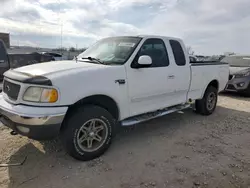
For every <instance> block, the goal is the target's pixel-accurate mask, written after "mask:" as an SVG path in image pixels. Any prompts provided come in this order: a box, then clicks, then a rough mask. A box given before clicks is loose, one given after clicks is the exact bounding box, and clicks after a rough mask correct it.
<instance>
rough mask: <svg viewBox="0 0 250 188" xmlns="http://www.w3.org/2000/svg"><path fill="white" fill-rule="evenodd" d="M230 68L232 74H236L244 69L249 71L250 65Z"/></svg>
mask: <svg viewBox="0 0 250 188" xmlns="http://www.w3.org/2000/svg"><path fill="white" fill-rule="evenodd" d="M229 70H230V75H234V74H237V73H240V72H242V71H247V70H249V71H250V67H229Z"/></svg>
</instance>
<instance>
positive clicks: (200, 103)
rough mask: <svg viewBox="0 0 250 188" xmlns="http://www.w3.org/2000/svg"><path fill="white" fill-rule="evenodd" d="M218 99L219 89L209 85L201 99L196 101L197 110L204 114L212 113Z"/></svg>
mask: <svg viewBox="0 0 250 188" xmlns="http://www.w3.org/2000/svg"><path fill="white" fill-rule="evenodd" d="M217 99H218V90H217V89H216V88H215V87H213V86H208V88H207V89H206V91H205V94H204V96H203V98H202V99H201V100H196V101H195V108H196V112H197V113H199V114H202V115H210V114H212V113H213V112H214V110H215V108H216V105H217Z"/></svg>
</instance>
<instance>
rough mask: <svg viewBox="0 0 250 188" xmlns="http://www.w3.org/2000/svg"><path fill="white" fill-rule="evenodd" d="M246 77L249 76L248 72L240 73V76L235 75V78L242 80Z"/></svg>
mask: <svg viewBox="0 0 250 188" xmlns="http://www.w3.org/2000/svg"><path fill="white" fill-rule="evenodd" d="M247 76H250V71H249V72H244V73H240V74H236V75H235V78H242V77H247Z"/></svg>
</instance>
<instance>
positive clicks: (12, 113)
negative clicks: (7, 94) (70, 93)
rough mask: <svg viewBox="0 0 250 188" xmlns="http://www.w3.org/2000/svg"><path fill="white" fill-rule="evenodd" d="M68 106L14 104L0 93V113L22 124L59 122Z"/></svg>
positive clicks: (34, 124)
mask: <svg viewBox="0 0 250 188" xmlns="http://www.w3.org/2000/svg"><path fill="white" fill-rule="evenodd" d="M67 110H68V107H36V106H25V105H14V104H11V103H9V102H7V101H6V100H4V98H3V96H2V95H1V94H0V115H1V116H3V117H5V118H7V119H8V120H10V121H12V122H14V123H18V124H23V125H31V126H38V125H51V124H61V123H62V122H63V119H64V116H65V115H66V112H67Z"/></svg>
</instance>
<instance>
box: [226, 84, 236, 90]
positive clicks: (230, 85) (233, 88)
mask: <svg viewBox="0 0 250 188" xmlns="http://www.w3.org/2000/svg"><path fill="white" fill-rule="evenodd" d="M227 89H228V90H236V88H235V87H234V85H232V84H228V86H227Z"/></svg>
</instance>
